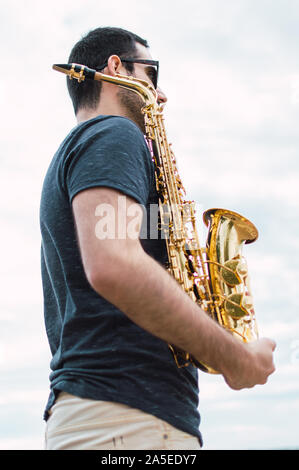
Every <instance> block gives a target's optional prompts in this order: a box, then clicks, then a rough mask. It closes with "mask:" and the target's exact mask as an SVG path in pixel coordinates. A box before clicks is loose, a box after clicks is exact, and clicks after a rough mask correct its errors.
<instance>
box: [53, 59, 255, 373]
mask: <svg viewBox="0 0 299 470" xmlns="http://www.w3.org/2000/svg"><path fill="white" fill-rule="evenodd" d="M53 68H54V69H55V70H58V71H60V72H63V73H66V74H67V75H68V76H69V78H71V79H72V78H75V79H77V80H78V81H79V82H80V81H83V80H85V79H86V78H87V79H92V80H103V81H107V82H110V83H115V84H117V85H119V86H121V87H124V88H127V89H131V90H132V91H134V92H135V93H137V94H138V95H139V96H141V98H142V99H143V101H144V106H143V109H142V111H143V114H144V122H145V133H146V140H147V142H148V146H149V149H150V151H151V155H152V159H153V161H154V164H155V178H156V188H157V192H158V195H159V209H160V230H161V232H162V237H163V238H164V239H165V243H166V246H167V252H168V266H167V269H168V271H169V273H170V274H171V275H172V276H173V277H174V278H175V279H176V281H177V282H178V283H179V284H180V285H181V287H182V289H183V290H184V291H185V292H186V293H187V294H188V295H189V296H190V297H191V299H192V300H193V301H194V302H196V303H197V304H198V305H199V307H201V308H202V310H204V311H205V312H206V313H207V314H208V315H209V316H210V317H211V318H212V319H214V320H215V321H216V322H218V323H219V324H220V325H221V326H222V327H223V328H225V329H226V330H228V331H229V332H231V334H233V335H234V336H236V337H237V338H238V339H240V340H241V341H244V342H249V341H253V340H255V339H257V338H258V328H257V323H256V317H255V312H254V307H253V302H252V294H251V290H250V284H249V276H248V269H247V263H246V260H245V258H244V257H243V254H242V251H243V245H244V244H249V243H252V242H254V241H255V240H256V239H257V237H258V232H257V229H256V227H255V226H254V225H253V224H252V223H251V222H250V221H249V220H247V219H246V218H245V217H243V216H241V215H240V214H237V213H236V212H233V211H230V210H226V209H220V208H216V209H209V210H207V211H206V212H204V214H203V221H204V223H205V225H206V226H207V231H208V234H207V241H206V245H205V246H204V247H201V245H200V240H199V235H198V230H197V225H196V211H195V203H194V202H193V201H189V200H188V199H186V192H185V189H184V186H183V184H182V181H181V178H180V176H179V172H178V168H177V164H176V159H175V156H174V153H173V151H172V148H171V144H169V143H168V141H167V136H166V131H165V126H164V118H163V109H162V107H161V106H160V105H159V104H158V103H157V94H156V91H155V90H154V88H153V87H152V86H151V85H150V84H149V83H148V82H146V81H143V80H139V79H136V78H133V77H128V76H120V75H118V76H116V77H111V76H110V75H104V74H102V73H100V72H97V71H95V70H92V69H89V68H88V67H86V66H83V65H78V64H64V65H54V66H53ZM169 348H170V350H171V351H172V353H173V357H174V360H175V362H176V364H177V366H178V367H185V366H188V365H189V364H192V365H194V366H195V367H197V368H199V369H201V370H203V371H205V372H208V373H217V371H215V370H213V369H211V368H210V367H209V366H208V365H205V364H202V363H200V362H198V361H197V360H196V359H195V358H194V357H192V356H191V354H189V353H188V352H186V351H182V350H180V349H178V348H177V347H176V346H174V345H171V344H169Z"/></svg>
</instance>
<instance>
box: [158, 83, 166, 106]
mask: <svg viewBox="0 0 299 470" xmlns="http://www.w3.org/2000/svg"><path fill="white" fill-rule="evenodd" d="M157 94H158V97H157V101H158V103H159V104H163V105H165V104H166V103H167V96H166V95H165V93H164V92H163V91H162V90H161V88H160V87H158V88H157Z"/></svg>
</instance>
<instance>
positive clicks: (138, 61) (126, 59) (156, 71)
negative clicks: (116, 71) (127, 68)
mask: <svg viewBox="0 0 299 470" xmlns="http://www.w3.org/2000/svg"><path fill="white" fill-rule="evenodd" d="M120 60H121V61H122V62H129V63H131V64H145V65H153V67H151V69H152V75H151V77H150V79H151V81H152V82H153V85H154V88H155V89H157V86H158V76H159V61H158V60H150V59H134V58H130V57H120ZM107 64H108V62H105V64H103V65H100V66H99V67H97V69H98V70H103V69H104V68H105V67H107ZM155 67H156V68H155Z"/></svg>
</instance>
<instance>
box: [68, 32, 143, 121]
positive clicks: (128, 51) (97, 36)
mask: <svg viewBox="0 0 299 470" xmlns="http://www.w3.org/2000/svg"><path fill="white" fill-rule="evenodd" d="M136 42H137V43H140V44H141V45H143V46H145V47H149V45H148V43H147V41H146V40H145V39H142V38H141V37H139V36H137V35H136V34H134V33H131V32H130V31H126V30H125V29H122V28H113V27H104V28H96V29H94V30H92V31H90V32H89V33H87V34H86V35H85V36H83V37H82V38H81V39H80V41H78V42H77V43H76V44H75V45H74V47H73V49H72V51H71V53H70V56H69V60H68V62H69V63H76V64H82V65H86V66H87V67H90V68H92V69H98V70H99V67H100V66H101V65H102V64H104V63H105V62H107V60H108V59H109V57H110V56H111V55H113V54H116V55H118V56H122V57H129V56H133V57H134V55H135V56H136ZM124 66H125V67H126V69H127V70H128V71H129V72H132V71H133V70H134V65H133V64H131V63H124ZM67 87H68V92H69V95H70V97H71V100H72V103H73V107H74V111H75V114H77V112H78V110H79V109H80V108H86V107H88V108H91V109H95V108H96V106H97V105H98V102H99V99H100V93H101V88H102V83H101V82H100V81H93V80H85V81H84V82H80V83H78V81H77V80H70V79H69V78H68V77H67Z"/></svg>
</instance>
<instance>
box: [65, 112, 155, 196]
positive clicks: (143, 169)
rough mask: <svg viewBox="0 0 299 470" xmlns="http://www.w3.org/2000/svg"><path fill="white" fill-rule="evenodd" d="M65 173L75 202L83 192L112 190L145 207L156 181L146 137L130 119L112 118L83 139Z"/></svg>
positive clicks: (94, 128)
mask: <svg viewBox="0 0 299 470" xmlns="http://www.w3.org/2000/svg"><path fill="white" fill-rule="evenodd" d="M66 168H67V170H66V171H65V172H64V181H65V187H66V189H67V193H68V197H69V200H70V202H72V200H73V198H74V196H75V195H76V194H78V193H79V192H80V191H83V190H85V189H88V188H93V187H101V186H102V187H103V186H105V187H109V188H113V189H117V190H119V191H120V192H122V193H124V194H125V195H127V196H131V197H132V198H133V199H135V200H136V201H137V202H138V203H140V204H143V205H145V204H146V202H147V199H148V195H149V191H150V188H151V184H152V180H153V175H154V173H153V163H152V160H151V156H150V153H149V150H148V147H147V145H146V142H145V139H144V136H143V134H142V132H141V131H140V130H139V128H138V127H137V126H136V125H135V124H134V123H133V122H132V121H130V120H129V119H126V118H118V117H111V118H109V119H106V120H104V122H103V121H101V122H97V123H95V124H94V125H93V128H89V129H88V130H87V132H85V135H84V137H83V136H81V138H80V140H79V142H78V143H77V145H76V146H75V148H74V149H73V151H72V155H71V157H70V158H69V161H68V163H67V165H66Z"/></svg>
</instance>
